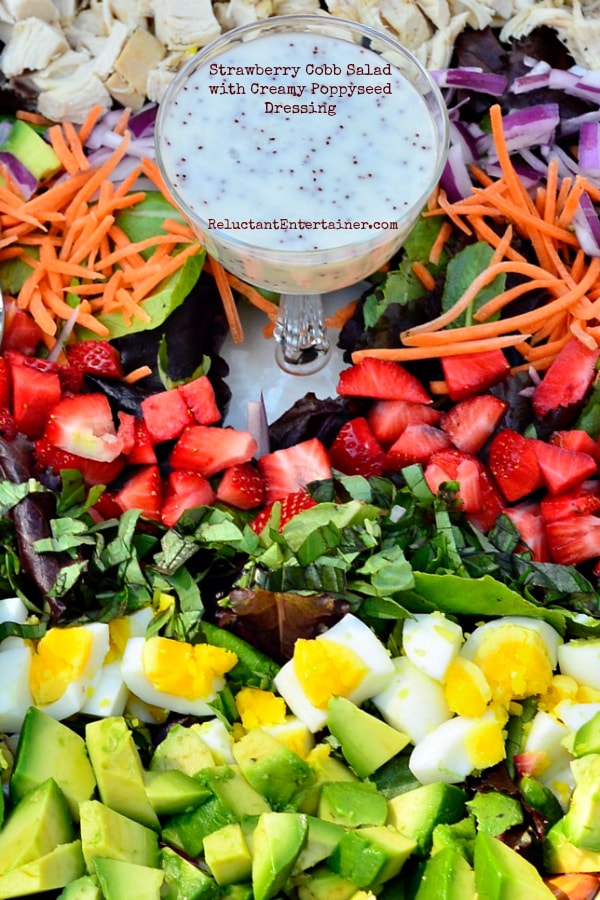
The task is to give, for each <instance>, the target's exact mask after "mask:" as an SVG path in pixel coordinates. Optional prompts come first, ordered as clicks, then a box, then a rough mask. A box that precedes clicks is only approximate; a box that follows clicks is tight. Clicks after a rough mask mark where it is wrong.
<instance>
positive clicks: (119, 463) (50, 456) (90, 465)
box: [34, 437, 125, 487]
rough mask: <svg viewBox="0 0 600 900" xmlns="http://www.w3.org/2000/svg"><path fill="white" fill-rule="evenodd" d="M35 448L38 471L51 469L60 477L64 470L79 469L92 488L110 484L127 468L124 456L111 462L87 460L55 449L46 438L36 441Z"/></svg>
mask: <svg viewBox="0 0 600 900" xmlns="http://www.w3.org/2000/svg"><path fill="white" fill-rule="evenodd" d="M34 447H35V458H36V470H37V471H39V472H41V471H43V470H44V469H51V470H52V471H53V472H55V473H56V474H57V475H58V474H59V473H60V471H61V470H62V469H77V471H78V472H81V477H82V478H83V480H84V482H85V483H86V484H87V485H88V486H90V487H91V486H92V485H94V484H110V483H111V481H113V480H114V479H115V478H116V477H117V475H119V474H120V472H121V471H122V470H123V468H124V466H125V459H124V457H122V456H117V458H116V459H114V460H112V461H111V462H103V461H99V460H96V459H86V458H84V457H83V456H77V454H75V453H69V452H68V451H66V450H61V449H60V448H59V447H55V446H54V444H51V443H49V441H48V440H47V438H45V437H41V438H39V439H38V440H37V441H34Z"/></svg>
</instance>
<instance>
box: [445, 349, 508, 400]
mask: <svg viewBox="0 0 600 900" xmlns="http://www.w3.org/2000/svg"><path fill="white" fill-rule="evenodd" d="M441 363H442V369H443V372H444V379H445V381H446V386H447V388H448V394H449V395H450V399H451V400H464V399H465V397H472V396H474V395H475V394H483V393H485V391H487V390H489V389H490V388H491V387H492V385H494V384H498V383H499V382H500V381H504V379H505V378H506V377H507V376H508V374H509V371H510V366H509V364H508V360H507V359H506V357H505V355H504V353H503V352H502V350H486V351H484V352H483V353H463V354H460V355H459V356H444V357H442V360H441Z"/></svg>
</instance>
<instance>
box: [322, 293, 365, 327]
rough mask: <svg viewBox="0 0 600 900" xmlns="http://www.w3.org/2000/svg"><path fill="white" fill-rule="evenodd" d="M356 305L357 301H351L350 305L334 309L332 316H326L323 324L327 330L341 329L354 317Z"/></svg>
mask: <svg viewBox="0 0 600 900" xmlns="http://www.w3.org/2000/svg"><path fill="white" fill-rule="evenodd" d="M357 305H358V300H351V301H350V303H346V305H345V306H342V307H340V308H339V309H336V311H335V312H334V313H333V315H331V316H326V318H325V324H326V325H327V327H328V328H343V327H344V325H345V324H346V322H348V321H349V320H350V319H351V318H352V316H353V315H354V312H355V310H356V307H357Z"/></svg>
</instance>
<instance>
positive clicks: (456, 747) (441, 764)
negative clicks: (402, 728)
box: [408, 710, 497, 784]
mask: <svg viewBox="0 0 600 900" xmlns="http://www.w3.org/2000/svg"><path fill="white" fill-rule="evenodd" d="M496 722H497V719H496V716H495V713H494V711H493V710H488V711H487V712H485V713H484V714H483V716H481V717H480V718H477V719H469V718H466V717H465V716H454V718H452V719H448V721H446V722H442V724H441V725H438V727H437V728H435V729H434V730H433V731H430V732H429V734H428V735H426V736H425V737H424V738H423V740H422V741H420V742H419V743H418V744H417V746H416V747H415V748H414V750H413V751H412V753H411V755H410V758H409V761H408V767H409V769H410V770H411V772H412V773H413V775H414V776H415V778H417V779H418V780H419V781H420V782H421V784H432V783H433V782H436V781H443V782H445V783H446V784H459V783H460V782H461V781H464V780H465V778H466V777H467V776H468V775H470V774H471V773H472V772H473V771H474V770H475V766H474V764H473V762H472V760H471V759H470V758H469V753H468V748H467V744H468V739H469V736H470V735H471V733H472V732H473V731H474V730H475V729H478V728H480V727H481V726H485V725H486V724H488V723H496Z"/></svg>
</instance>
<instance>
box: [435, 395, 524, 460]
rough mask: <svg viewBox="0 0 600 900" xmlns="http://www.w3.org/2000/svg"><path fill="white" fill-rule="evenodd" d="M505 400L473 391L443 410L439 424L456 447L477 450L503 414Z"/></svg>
mask: <svg viewBox="0 0 600 900" xmlns="http://www.w3.org/2000/svg"><path fill="white" fill-rule="evenodd" d="M507 409H508V403H507V402H506V401H505V400H501V399H500V397H495V396H494V395H493V394H477V395H476V396H474V397H467V398H465V399H464V400H459V401H458V403H456V404H455V405H454V406H453V407H451V409H449V410H448V411H447V412H445V413H444V414H443V416H442V418H441V420H440V428H441V429H442V431H445V432H446V434H447V435H449V437H450V439H451V440H452V443H453V444H454V446H455V447H458V449H459V450H466V451H467V453H478V452H479V450H481V448H482V447H483V445H484V444H485V442H486V441H487V440H489V438H491V436H492V435H493V433H494V431H495V430H496V428H497V427H498V425H499V424H500V422H501V421H502V419H503V418H504V414H505V413H506V410H507Z"/></svg>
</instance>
